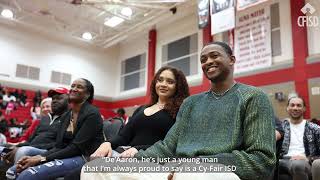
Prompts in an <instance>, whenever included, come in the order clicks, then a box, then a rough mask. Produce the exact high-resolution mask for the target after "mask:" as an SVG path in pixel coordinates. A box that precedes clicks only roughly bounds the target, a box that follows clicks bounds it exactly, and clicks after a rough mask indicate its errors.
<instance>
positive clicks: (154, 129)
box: [91, 66, 189, 157]
mask: <svg viewBox="0 0 320 180" xmlns="http://www.w3.org/2000/svg"><path fill="white" fill-rule="evenodd" d="M150 92H151V100H150V103H149V104H148V105H147V106H142V107H140V108H138V109H137V110H136V111H135V112H134V113H133V116H132V118H131V119H130V121H129V122H128V124H127V125H126V126H125V127H124V128H123V129H122V130H121V131H120V133H119V134H118V135H117V136H115V137H114V138H112V139H111V140H110V142H104V143H102V144H101V145H100V147H99V148H98V149H97V150H96V151H95V152H94V153H93V154H92V155H91V157H104V156H108V157H111V156H120V157H133V156H134V155H135V154H136V153H137V152H138V150H140V149H147V148H148V147H150V146H151V145H153V144H154V143H155V142H157V141H159V140H162V139H164V137H165V136H166V134H167V132H168V131H169V129H170V128H171V126H172V125H173V124H174V123H175V118H176V115H177V112H178V110H179V107H180V105H181V103H182V102H183V100H184V99H185V98H186V97H188V96H189V87H188V83H187V80H186V77H185V76H184V74H183V73H182V72H181V71H180V70H177V69H176V68H173V67H169V66H165V67H162V68H160V69H159V70H158V72H157V73H156V75H155V77H154V78H153V80H152V83H151V85H150ZM123 146H125V147H123ZM113 149H114V150H113Z"/></svg>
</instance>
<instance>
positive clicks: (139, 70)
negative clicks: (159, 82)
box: [120, 53, 146, 91]
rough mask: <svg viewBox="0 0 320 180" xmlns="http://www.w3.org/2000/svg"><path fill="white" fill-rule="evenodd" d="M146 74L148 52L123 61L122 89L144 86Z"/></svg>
mask: <svg viewBox="0 0 320 180" xmlns="http://www.w3.org/2000/svg"><path fill="white" fill-rule="evenodd" d="M145 74H146V54H145V53H144V54H141V55H138V56H134V57H132V58H129V59H126V60H124V61H122V62H121V81H120V82H121V85H120V90H121V91H127V90H130V89H135V88H139V87H143V86H144V84H145Z"/></svg>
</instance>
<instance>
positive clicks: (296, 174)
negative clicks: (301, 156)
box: [279, 159, 311, 180]
mask: <svg viewBox="0 0 320 180" xmlns="http://www.w3.org/2000/svg"><path fill="white" fill-rule="evenodd" d="M309 177H311V166H310V164H309V161H306V160H290V159H280V160H279V179H283V180H286V179H293V180H308V179H309Z"/></svg>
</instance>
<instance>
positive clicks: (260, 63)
mask: <svg viewBox="0 0 320 180" xmlns="http://www.w3.org/2000/svg"><path fill="white" fill-rule="evenodd" d="M234 36H235V50H234V53H235V56H236V63H235V73H241V72H247V71H251V70H256V69H260V68H265V67H269V66H271V63H272V54H271V32H270V8H268V7H266V8H262V9H259V10H257V11H254V12H250V13H246V14H243V15H240V16H239V17H237V26H236V28H235V31H234Z"/></svg>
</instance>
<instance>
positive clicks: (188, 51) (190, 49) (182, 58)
mask: <svg viewBox="0 0 320 180" xmlns="http://www.w3.org/2000/svg"><path fill="white" fill-rule="evenodd" d="M166 65H169V66H173V67H176V68H178V69H180V70H181V71H182V72H183V73H184V74H185V75H186V76H190V75H195V74H198V34H193V35H191V36H187V37H184V38H182V39H179V40H176V41H174V42H171V43H169V44H166V45H164V46H163V47H162V66H166Z"/></svg>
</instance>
